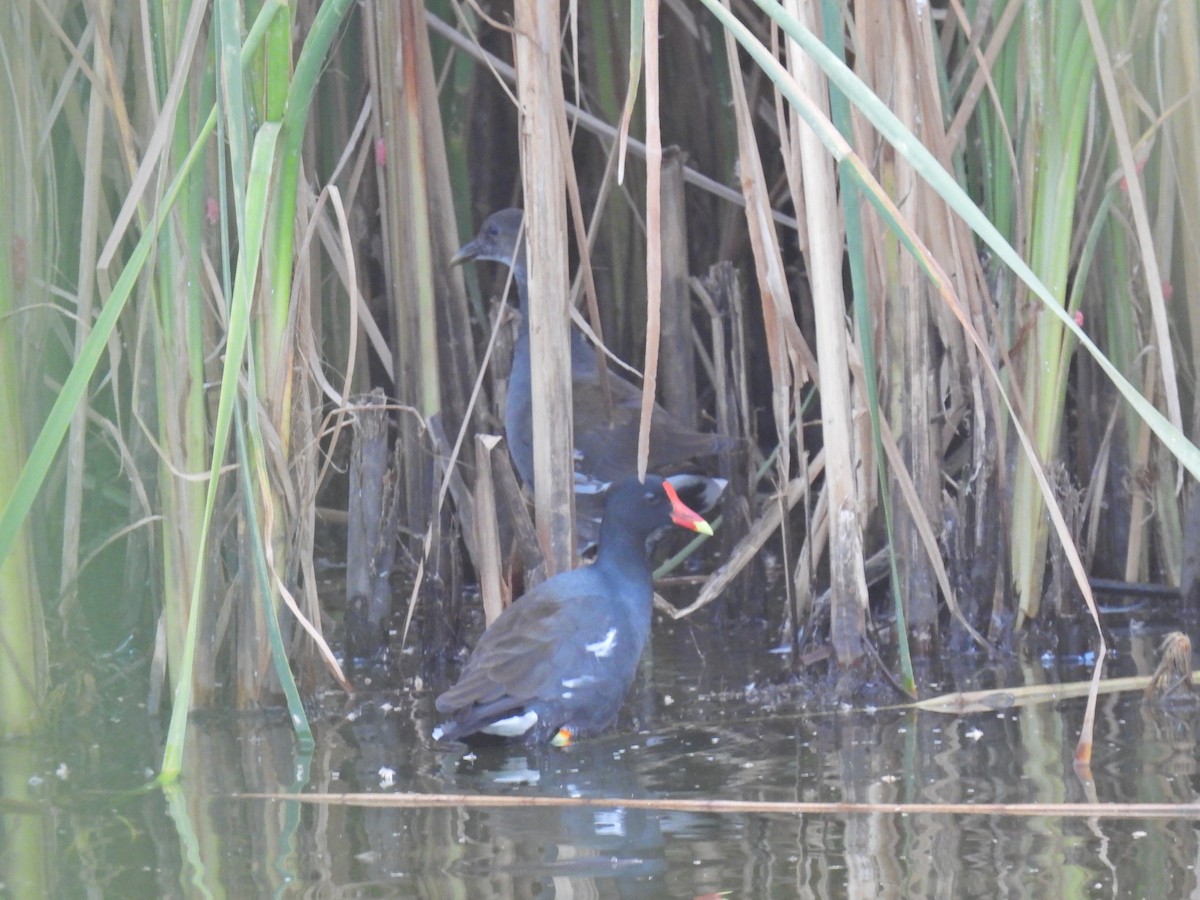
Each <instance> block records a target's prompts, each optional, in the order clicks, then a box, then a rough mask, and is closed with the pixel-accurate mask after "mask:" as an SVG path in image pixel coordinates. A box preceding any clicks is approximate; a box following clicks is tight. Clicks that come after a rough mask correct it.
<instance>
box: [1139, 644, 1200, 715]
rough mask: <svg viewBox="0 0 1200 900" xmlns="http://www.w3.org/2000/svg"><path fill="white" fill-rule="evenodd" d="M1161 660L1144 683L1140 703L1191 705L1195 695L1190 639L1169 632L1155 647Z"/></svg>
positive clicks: (1163, 705) (1195, 699) (1195, 700)
mask: <svg viewBox="0 0 1200 900" xmlns="http://www.w3.org/2000/svg"><path fill="white" fill-rule="evenodd" d="M1159 653H1161V654H1162V659H1160V660H1159V662H1158V667H1157V668H1156V669H1155V670H1154V674H1153V675H1152V676H1151V677H1150V683H1149V684H1148V685H1146V693H1145V694H1144V695H1143V697H1142V702H1143V703H1151V704H1155V705H1157V706H1162V707H1173V706H1185V705H1186V706H1193V707H1194V706H1195V705H1196V703H1197V700H1198V698H1197V697H1196V689H1195V687H1194V686H1193V684H1192V641H1191V639H1190V638H1189V637H1188V636H1187V635H1186V634H1184V633H1183V632H1182V631H1172V632H1171V633H1170V634H1168V635H1167V636H1166V637H1165V638H1163V642H1162V646H1161V647H1160V648H1159Z"/></svg>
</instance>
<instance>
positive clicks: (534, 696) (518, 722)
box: [433, 475, 712, 746]
mask: <svg viewBox="0 0 1200 900" xmlns="http://www.w3.org/2000/svg"><path fill="white" fill-rule="evenodd" d="M608 494H609V496H608V503H607V506H606V508H605V511H604V518H603V520H602V522H601V525H600V549H599V551H598V552H597V554H596V561H595V562H594V563H593V564H592V565H590V566H584V567H583V568H579V569H574V570H572V571H570V572H563V573H561V574H559V575H556V576H555V577H553V578H551V579H549V580H547V581H544V582H543V583H542V584H540V585H538V586H537V587H536V588H534V589H533V590H532V591H530V592H529V593H527V594H525V596H523V597H522V598H521V599H519V600H517V601H516V602H515V603H513V605H512V606H510V607H509V608H508V609H506V610H505V611H504V612H503V613H501V614H500V616H499V617H498V618H497V619H496V621H495V622H493V623H492V625H491V627H490V628H488V629H487V631H485V632H484V633H483V636H482V637H481V638H480V639H479V643H478V644H477V645H476V646H475V650H474V652H473V653H472V654H471V657H470V659H468V660H467V664H466V666H465V667H464V669H463V672H462V675H461V676H460V677H459V679H458V682H457V683H456V684H455V685H454V686H453V687H452V688H450V689H449V690H448V691H446V692H445V693H443V694H442V695H441V696H439V697H438V698H437V701H436V704H435V705H436V707H437V710H438V712H439V713H441V714H443V715H444V716H445V717H446V720H445V721H444V722H443V723H442V724H441V725H439V726H438V727H437V728H435V729H434V731H433V737H434V739H435V740H466V741H468V742H471V741H473V740H487V739H489V738H490V739H491V740H497V739H500V740H505V739H507V740H513V741H521V742H523V743H526V744H542V743H545V742H547V741H549V742H550V743H552V744H554V745H555V746H563V745H565V744H568V743H570V742H571V740H572V739H573V738H577V737H586V736H588V735H591V734H595V733H597V732H599V731H602V730H604V729H605V728H607V727H608V726H609V725H611V724H612V723H613V721H614V720H615V719H616V717H617V713H618V711H619V710H620V708H621V703H622V702H623V700H624V699H625V694H626V692H627V691H628V690H629V686H630V684H632V683H633V676H634V674H635V672H636V671H637V665H638V660H639V659H640V658H641V656H642V649H643V648H644V647H645V645H646V638H647V637H648V636H649V634H650V611H651V606H652V602H653V598H654V589H653V586H652V584H651V577H650V561H649V558H648V556H647V553H648V551H647V546H646V544H647V541H648V540H649V539H650V538H651V537H652V536H653V535H654V533H655V532H657V531H658V530H660V529H662V528H665V527H667V526H668V525H671V524H672V523H674V524H676V525H679V526H681V527H683V528H687V529H689V530H691V531H696V532H700V533H701V534H712V528H711V527H709V525H708V523H707V522H705V521H704V519H702V518H701V517H700V516H699V515H698V514H697V513H696V512H694V511H693V510H692V509H690V508H689V507H688V506H686V505H684V503H683V502H682V501H681V500H680V499H679V496H678V494H677V493H676V492H675V489H674V488H673V487H672V486H671V484H670V482H667V481H664V480H663V479H662V478H659V477H657V476H654V475H649V476H647V477H646V481H645V483H641V482H639V481H638V480H637V479H636V478H628V479H626V480H624V481H622V482H620V483H619V484H616V485H614V486H613V487H612V488H611V489H610V490H609V492H608Z"/></svg>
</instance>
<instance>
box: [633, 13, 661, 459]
mask: <svg viewBox="0 0 1200 900" xmlns="http://www.w3.org/2000/svg"><path fill="white" fill-rule="evenodd" d="M645 2H646V20H645V21H646V25H645V29H644V30H643V37H644V39H645V56H646V360H645V365H644V367H643V372H644V374H643V381H642V409H641V417H640V421H639V423H638V445H637V447H638V448H637V471H638V478H643V479H644V478H645V477H646V461H647V459H648V458H649V456H650V416H651V414H652V413H653V412H654V397H655V394H656V393H657V390H658V344H659V337H660V328H659V316H660V311H661V309H662V269H663V266H662V128H661V125H660V123H659V120H658V97H659V83H658V0H645Z"/></svg>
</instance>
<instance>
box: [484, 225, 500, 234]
mask: <svg viewBox="0 0 1200 900" xmlns="http://www.w3.org/2000/svg"><path fill="white" fill-rule="evenodd" d="M487 233H488V237H495V236H496V235H498V234H499V233H500V228H499V227H498V226H496V225H491V226H489V227H488V230H487Z"/></svg>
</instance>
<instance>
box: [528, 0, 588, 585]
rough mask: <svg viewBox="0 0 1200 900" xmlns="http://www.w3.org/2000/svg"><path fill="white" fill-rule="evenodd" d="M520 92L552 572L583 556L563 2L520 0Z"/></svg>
mask: <svg viewBox="0 0 1200 900" xmlns="http://www.w3.org/2000/svg"><path fill="white" fill-rule="evenodd" d="M515 12H516V26H517V27H516V36H515V43H516V60H517V96H518V99H519V101H520V112H521V116H520V125H519V127H520V148H521V178H522V183H523V186H524V193H525V229H526V247H527V253H528V265H529V338H530V340H529V344H530V350H531V353H532V357H533V383H534V384H535V385H537V386H539V389H537V390H535V391H534V392H533V461H534V467H535V469H536V470H537V473H538V477H537V479H536V481H535V483H534V506H535V509H536V513H537V531H538V541H539V542H540V543H541V545H542V547H543V550H544V552H545V554H546V565H547V568H548V572H549V574H551V575H553V574H555V573H556V572H562V571H565V570H567V569H570V568H571V567H572V565H573V564H574V557H575V528H574V518H575V510H574V503H575V471H574V464H573V458H572V452H571V450H572V447H574V439H573V423H572V413H571V410H572V402H571V359H570V355H569V354H570V350H569V347H570V340H569V339H570V334H569V331H568V329H569V328H570V315H569V310H568V308H567V303H568V299H569V296H570V295H569V290H568V278H567V256H566V247H565V246H564V245H563V240H562V236H563V235H565V234H566V232H567V217H566V205H565V204H564V202H563V198H564V188H565V185H566V167H567V165H569V162H568V160H567V158H566V149H567V148H566V147H564V146H562V143H561V140H560V134H561V132H560V130H559V128H558V126H557V124H556V122H557V120H558V119H561V118H563V117H565V114H566V110H565V104H564V99H563V94H562V76H561V73H560V71H559V60H560V57H561V50H562V48H561V42H560V39H559V21H560V20H559V4H558V0H543V2H540V3H539V2H537V0H517V3H516V10H515Z"/></svg>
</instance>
